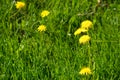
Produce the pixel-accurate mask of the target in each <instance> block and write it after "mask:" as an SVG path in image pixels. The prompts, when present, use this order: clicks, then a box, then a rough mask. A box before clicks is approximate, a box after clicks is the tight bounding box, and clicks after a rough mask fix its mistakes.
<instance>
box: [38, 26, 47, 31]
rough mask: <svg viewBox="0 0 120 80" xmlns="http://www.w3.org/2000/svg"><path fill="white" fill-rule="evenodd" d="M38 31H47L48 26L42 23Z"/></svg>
mask: <svg viewBox="0 0 120 80" xmlns="http://www.w3.org/2000/svg"><path fill="white" fill-rule="evenodd" d="M38 31H40V32H42V31H46V26H45V25H40V26H39V27H38Z"/></svg>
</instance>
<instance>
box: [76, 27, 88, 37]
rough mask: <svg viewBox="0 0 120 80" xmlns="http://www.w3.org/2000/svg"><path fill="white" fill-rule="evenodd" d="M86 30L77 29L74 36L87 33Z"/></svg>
mask: <svg viewBox="0 0 120 80" xmlns="http://www.w3.org/2000/svg"><path fill="white" fill-rule="evenodd" d="M87 31H88V30H86V29H84V28H78V29H77V30H76V31H75V32H74V35H75V36H76V35H78V34H80V33H81V32H87Z"/></svg>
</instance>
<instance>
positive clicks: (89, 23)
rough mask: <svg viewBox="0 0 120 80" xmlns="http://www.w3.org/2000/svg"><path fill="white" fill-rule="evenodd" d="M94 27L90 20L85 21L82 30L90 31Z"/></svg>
mask: <svg viewBox="0 0 120 80" xmlns="http://www.w3.org/2000/svg"><path fill="white" fill-rule="evenodd" d="M92 25H93V23H92V22H91V21H90V20H85V21H83V22H82V23H81V28H84V29H89V28H91V27H92Z"/></svg>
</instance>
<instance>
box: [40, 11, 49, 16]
mask: <svg viewBox="0 0 120 80" xmlns="http://www.w3.org/2000/svg"><path fill="white" fill-rule="evenodd" d="M49 14H50V12H49V11H48V10H44V11H42V12H41V14H40V15H41V17H45V16H48V15H49Z"/></svg>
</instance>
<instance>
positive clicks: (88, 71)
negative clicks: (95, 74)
mask: <svg viewBox="0 0 120 80" xmlns="http://www.w3.org/2000/svg"><path fill="white" fill-rule="evenodd" d="M79 74H81V75H88V74H92V72H91V69H90V68H88V67H85V68H83V69H81V70H80V72H79Z"/></svg>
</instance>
